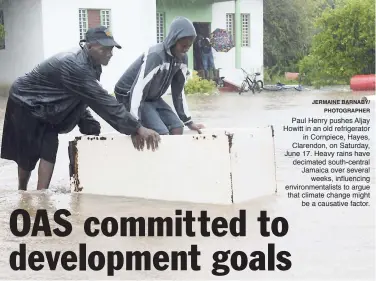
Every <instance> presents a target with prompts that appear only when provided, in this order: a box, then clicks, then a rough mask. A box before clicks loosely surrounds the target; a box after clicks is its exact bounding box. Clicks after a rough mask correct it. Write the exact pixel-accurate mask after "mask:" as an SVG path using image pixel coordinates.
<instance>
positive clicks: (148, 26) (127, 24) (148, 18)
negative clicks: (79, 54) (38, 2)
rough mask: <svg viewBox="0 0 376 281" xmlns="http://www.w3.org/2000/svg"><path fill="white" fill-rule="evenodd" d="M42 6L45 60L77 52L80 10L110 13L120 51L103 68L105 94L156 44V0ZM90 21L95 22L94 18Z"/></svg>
mask: <svg viewBox="0 0 376 281" xmlns="http://www.w3.org/2000/svg"><path fill="white" fill-rule="evenodd" d="M42 3H43V7H42V10H43V34H44V41H43V46H44V57H50V56H52V55H54V54H55V53H57V52H61V51H66V50H72V49H77V48H79V46H78V44H79V40H80V29H79V9H109V10H111V11H110V13H111V16H110V19H111V24H110V27H111V30H112V33H113V35H114V38H115V40H116V41H117V42H118V43H119V44H120V45H121V46H122V47H123V48H122V49H116V48H114V52H113V57H112V59H111V61H110V63H109V65H108V66H105V67H103V73H102V77H101V84H102V85H103V87H104V88H106V89H107V90H108V91H111V92H112V91H113V89H114V86H115V83H116V82H117V81H118V79H119V78H120V76H121V75H122V74H123V72H124V71H125V70H126V68H127V67H128V66H129V65H130V64H131V63H132V62H133V61H134V60H135V59H136V58H137V57H138V56H139V55H141V53H142V52H143V51H144V50H146V49H147V47H149V46H150V45H151V44H155V42H156V22H155V14H156V4H155V0H137V1H119V0H106V1H104V0H64V1H63V0H60V1H57V0H42ZM141 15H142V16H141ZM89 17H90V16H89ZM91 18H94V20H95V15H94V17H91ZM91 24H92V23H91Z"/></svg>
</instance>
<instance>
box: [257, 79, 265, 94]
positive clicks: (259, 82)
mask: <svg viewBox="0 0 376 281" xmlns="http://www.w3.org/2000/svg"><path fill="white" fill-rule="evenodd" d="M263 88H264V82H262V81H261V80H257V82H256V85H255V90H256V91H257V92H258V93H261V91H262V90H263Z"/></svg>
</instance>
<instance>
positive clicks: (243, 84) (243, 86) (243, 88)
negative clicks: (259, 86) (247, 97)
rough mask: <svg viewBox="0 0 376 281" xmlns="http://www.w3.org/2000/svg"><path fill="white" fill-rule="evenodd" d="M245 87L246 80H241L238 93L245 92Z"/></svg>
mask: <svg viewBox="0 0 376 281" xmlns="http://www.w3.org/2000/svg"><path fill="white" fill-rule="evenodd" d="M246 87H247V82H246V81H243V83H242V85H241V86H240V89H239V95H241V94H242V93H243V92H245V88H246Z"/></svg>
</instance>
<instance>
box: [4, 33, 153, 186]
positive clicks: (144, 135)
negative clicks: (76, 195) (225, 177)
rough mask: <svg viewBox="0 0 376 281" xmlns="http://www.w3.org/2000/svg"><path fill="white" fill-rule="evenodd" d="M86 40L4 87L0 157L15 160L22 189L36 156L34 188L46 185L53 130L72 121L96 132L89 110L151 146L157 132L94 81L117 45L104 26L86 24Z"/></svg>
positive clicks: (52, 156) (51, 159)
mask: <svg viewBox="0 0 376 281" xmlns="http://www.w3.org/2000/svg"><path fill="white" fill-rule="evenodd" d="M82 41H83V42H86V44H85V45H84V46H83V47H81V48H82V50H79V51H78V52H77V53H62V54H57V55H55V56H53V57H51V58H49V59H47V60H46V61H44V62H42V63H41V64H39V65H38V66H37V67H36V68H34V69H33V70H32V71H31V72H30V73H28V74H26V75H25V76H22V77H20V78H18V79H17V80H16V81H15V82H14V83H13V85H12V87H11V89H10V91H9V98H8V103H7V108H6V112H5V118H4V128H3V138H2V145H1V158H4V159H8V160H13V161H15V162H16V163H17V164H18V181H19V184H18V188H19V189H20V190H26V189H27V184H28V181H29V178H30V175H31V171H33V170H34V169H35V166H36V163H37V162H38V160H40V163H39V170H38V186H37V189H38V190H40V189H47V188H48V187H49V184H50V181H51V177H52V174H53V170H54V166H55V165H54V164H55V161H56V153H57V150H58V145H59V140H58V134H63V133H68V132H70V131H72V130H73V129H74V128H75V126H76V125H78V127H79V129H80V132H81V133H82V134H87V135H98V134H100V129H101V128H100V124H99V122H98V121H96V120H95V119H94V118H93V117H92V116H91V114H90V112H89V111H88V109H87V107H90V108H91V109H92V110H94V111H95V112H96V113H97V114H98V115H99V116H101V117H102V118H103V119H104V120H105V121H106V122H108V123H109V124H110V125H111V126H112V127H113V128H114V129H116V130H117V131H119V132H120V133H122V134H127V135H130V134H132V138H134V137H135V136H137V139H138V141H139V143H142V144H143V142H144V141H147V146H148V148H149V147H152V148H153V149H154V148H155V147H157V146H158V142H159V141H160V137H159V135H158V134H157V133H156V132H154V131H152V130H149V129H146V128H144V127H143V126H141V124H140V123H139V122H138V121H137V120H136V119H135V118H134V117H132V115H131V114H130V113H129V112H127V110H126V109H125V107H124V106H123V105H122V104H120V103H119V102H118V101H117V100H116V98H114V97H113V96H111V95H109V94H108V92H107V91H106V90H104V89H103V88H102V87H101V86H100V84H99V79H100V76H101V73H102V65H107V64H108V63H109V61H110V59H111V57H112V50H113V48H114V47H117V48H118V49H120V48H121V46H120V45H119V44H117V43H116V42H115V40H114V38H113V37H112V35H111V33H110V32H109V30H107V29H106V27H103V26H101V27H97V28H92V29H89V30H88V31H87V33H86V40H82Z"/></svg>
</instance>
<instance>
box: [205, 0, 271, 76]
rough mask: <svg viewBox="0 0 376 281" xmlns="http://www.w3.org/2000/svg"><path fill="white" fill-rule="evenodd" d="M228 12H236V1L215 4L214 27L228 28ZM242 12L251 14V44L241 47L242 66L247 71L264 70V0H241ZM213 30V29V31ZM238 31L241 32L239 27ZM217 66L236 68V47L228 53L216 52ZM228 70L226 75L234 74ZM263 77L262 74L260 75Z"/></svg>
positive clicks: (237, 74)
mask: <svg viewBox="0 0 376 281" xmlns="http://www.w3.org/2000/svg"><path fill="white" fill-rule="evenodd" d="M226 13H235V1H226V2H219V3H214V4H213V22H212V29H213V30H214V29H215V28H223V29H226ZM240 13H249V14H250V46H249V47H241V67H242V68H244V69H245V70H246V71H247V72H249V73H253V72H261V73H262V72H263V52H264V49H263V0H241V1H240ZM213 30H212V31H213ZM236 30H237V32H241V29H240V28H239V27H237V28H236ZM214 59H215V64H216V67H217V68H223V69H230V68H235V48H233V49H231V50H230V51H229V52H227V53H222V52H221V53H217V52H215V53H214ZM230 73H231V72H230V71H228V72H227V73H226V76H228V75H232V74H230ZM236 76H237V77H234V78H233V79H236V80H238V79H242V78H243V77H242V73H241V72H240V71H238V72H237V73H236ZM260 78H261V79H262V76H261V77H260Z"/></svg>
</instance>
